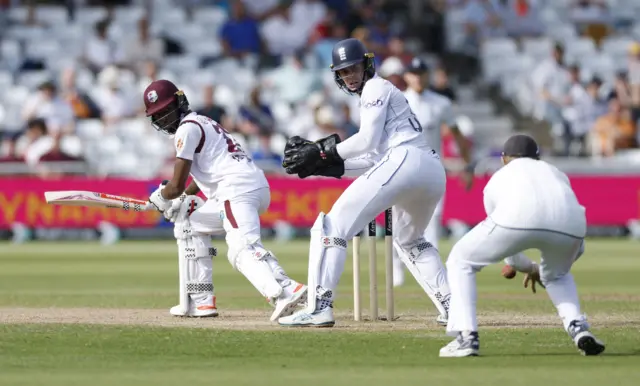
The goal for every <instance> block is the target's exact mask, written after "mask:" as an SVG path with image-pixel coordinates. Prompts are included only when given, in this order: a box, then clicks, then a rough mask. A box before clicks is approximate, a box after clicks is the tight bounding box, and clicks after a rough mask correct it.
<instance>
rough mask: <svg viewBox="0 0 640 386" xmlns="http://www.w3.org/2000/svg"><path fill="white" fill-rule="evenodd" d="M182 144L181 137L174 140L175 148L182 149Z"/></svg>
mask: <svg viewBox="0 0 640 386" xmlns="http://www.w3.org/2000/svg"><path fill="white" fill-rule="evenodd" d="M182 146H184V141H183V140H182V138H178V142H176V148H177V149H178V150H180V149H182Z"/></svg>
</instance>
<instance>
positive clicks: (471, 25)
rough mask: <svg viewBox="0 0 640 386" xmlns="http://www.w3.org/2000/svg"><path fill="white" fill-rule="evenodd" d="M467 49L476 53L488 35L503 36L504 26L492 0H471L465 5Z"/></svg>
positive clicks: (470, 52) (471, 52)
mask: <svg viewBox="0 0 640 386" xmlns="http://www.w3.org/2000/svg"><path fill="white" fill-rule="evenodd" d="M464 19H465V22H464V26H465V27H464V28H465V49H466V51H467V53H469V54H475V53H477V51H478V47H479V46H480V44H481V43H482V41H483V40H484V39H485V38H487V37H496V36H503V35H504V34H505V31H504V26H503V24H502V21H501V20H500V15H499V14H498V13H497V11H496V8H495V7H494V6H493V4H492V3H491V0H469V1H468V2H467V4H466V6H465V7H464Z"/></svg>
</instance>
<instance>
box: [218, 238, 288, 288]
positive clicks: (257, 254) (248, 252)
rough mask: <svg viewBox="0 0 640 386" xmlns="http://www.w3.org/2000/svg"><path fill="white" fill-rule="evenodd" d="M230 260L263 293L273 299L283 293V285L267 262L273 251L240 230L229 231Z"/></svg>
mask: <svg viewBox="0 0 640 386" xmlns="http://www.w3.org/2000/svg"><path fill="white" fill-rule="evenodd" d="M226 239H227V245H228V246H229V252H228V253H229V256H228V258H229V262H230V263H231V265H232V266H233V267H234V268H235V269H237V270H238V272H240V273H241V274H242V275H244V277H246V278H247V280H249V282H250V283H251V284H252V285H253V286H254V287H255V288H256V289H257V290H258V292H260V294H262V296H264V297H266V298H269V299H272V298H277V297H279V296H280V295H281V294H282V285H281V284H280V283H278V280H276V277H275V274H274V272H273V271H272V269H271V266H270V265H269V263H268V262H267V260H266V259H268V258H269V257H270V256H271V253H270V252H269V251H267V250H266V249H264V248H263V247H262V246H261V245H260V244H258V243H251V242H250V240H247V239H246V238H245V237H244V236H243V235H242V234H240V232H239V231H236V230H231V231H230V232H228V233H227V237H226Z"/></svg>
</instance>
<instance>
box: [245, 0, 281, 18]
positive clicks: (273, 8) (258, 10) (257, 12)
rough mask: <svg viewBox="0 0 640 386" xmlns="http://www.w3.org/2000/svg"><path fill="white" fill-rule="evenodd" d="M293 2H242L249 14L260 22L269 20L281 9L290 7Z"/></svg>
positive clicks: (261, 0)
mask: <svg viewBox="0 0 640 386" xmlns="http://www.w3.org/2000/svg"><path fill="white" fill-rule="evenodd" d="M291 2H292V1H291V0H284V1H283V0H260V1H255V0H242V3H243V5H244V6H245V9H246V10H247V13H248V14H249V15H250V16H251V17H253V18H254V19H256V20H259V21H261V20H264V19H266V18H268V17H269V16H271V15H272V14H273V13H277V12H278V11H279V10H280V9H281V7H288V6H289V5H291Z"/></svg>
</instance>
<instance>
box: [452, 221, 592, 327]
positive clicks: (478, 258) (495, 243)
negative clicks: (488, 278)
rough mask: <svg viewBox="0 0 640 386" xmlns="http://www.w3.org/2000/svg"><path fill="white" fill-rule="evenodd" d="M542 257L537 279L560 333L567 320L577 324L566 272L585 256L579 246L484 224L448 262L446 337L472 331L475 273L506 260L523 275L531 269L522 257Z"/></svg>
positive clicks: (545, 234)
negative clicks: (529, 254)
mask: <svg viewBox="0 0 640 386" xmlns="http://www.w3.org/2000/svg"><path fill="white" fill-rule="evenodd" d="M527 249H538V250H540V251H541V252H542V259H541V262H540V277H541V281H542V283H543V284H544V285H545V287H546V290H547V293H548V294H549V297H550V298H551V301H552V302H553V304H554V305H555V306H556V308H557V309H558V313H559V315H560V317H561V318H562V320H563V323H564V325H565V329H566V328H567V326H568V324H569V323H570V322H571V321H572V320H582V319H583V316H582V315H581V314H580V303H579V300H578V293H577V290H576V285H575V283H574V281H573V276H572V275H571V273H570V272H569V271H570V269H571V266H572V265H573V263H574V261H575V260H576V259H577V258H578V257H580V255H581V254H582V252H583V251H584V240H583V239H579V238H575V237H573V236H570V235H566V234H561V233H557V232H552V231H544V230H520V229H510V228H504V227H501V226H499V225H496V224H495V223H494V222H493V221H492V220H491V219H490V218H487V219H486V220H484V221H483V222H481V223H480V224H478V225H477V226H476V227H474V228H473V229H472V230H471V231H469V233H467V234H466V235H465V236H463V237H462V238H461V239H460V240H459V241H458V242H457V243H456V244H455V245H454V246H453V249H452V250H451V253H450V254H449V258H448V260H447V272H448V278H449V285H450V286H451V303H450V309H449V323H448V325H447V333H448V334H449V335H452V336H455V335H457V334H458V332H460V331H477V330H478V322H477V319H476V298H477V293H476V272H478V271H480V270H481V269H482V268H484V267H486V266H487V265H489V264H493V263H498V262H500V261H501V260H502V259H505V258H509V260H508V261H509V263H513V264H516V265H518V267H516V268H517V269H523V268H525V269H526V267H525V266H526V265H528V264H531V262H530V260H528V259H527V258H526V256H524V255H523V254H521V252H522V251H524V250H527Z"/></svg>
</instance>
